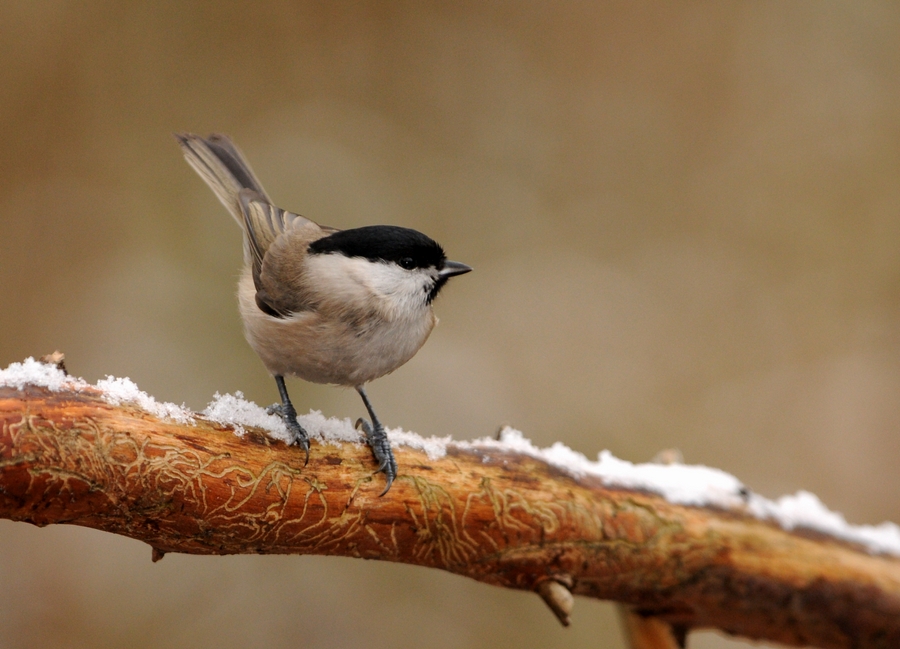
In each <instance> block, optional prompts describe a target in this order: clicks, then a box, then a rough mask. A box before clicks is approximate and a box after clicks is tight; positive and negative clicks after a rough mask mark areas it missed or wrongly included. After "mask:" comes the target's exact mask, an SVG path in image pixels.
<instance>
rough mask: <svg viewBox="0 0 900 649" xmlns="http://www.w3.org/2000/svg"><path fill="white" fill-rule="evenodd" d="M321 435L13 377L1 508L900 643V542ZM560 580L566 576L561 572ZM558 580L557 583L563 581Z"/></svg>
mask: <svg viewBox="0 0 900 649" xmlns="http://www.w3.org/2000/svg"><path fill="white" fill-rule="evenodd" d="M396 455H397V461H398V463H399V466H400V476H399V478H398V479H397V481H396V482H395V483H394V486H393V488H392V489H391V491H390V492H389V494H388V495H387V496H385V497H383V498H380V497H379V495H378V494H379V493H380V492H381V490H382V488H383V477H382V476H380V475H378V476H373V475H372V471H373V468H374V467H373V461H372V457H371V453H370V451H369V450H368V448H366V447H365V446H361V445H360V446H358V445H354V444H344V445H341V446H339V447H338V446H329V445H321V444H315V443H314V444H313V446H312V448H311V451H310V460H309V465H308V466H305V467H304V466H303V453H302V452H301V451H298V450H297V449H296V448H289V447H287V446H285V445H284V444H282V443H280V442H273V441H271V440H269V438H267V437H266V436H265V435H264V434H263V433H262V432H261V431H258V430H250V431H248V433H247V434H246V435H244V436H243V437H238V436H236V435H235V434H234V433H233V431H232V430H231V429H230V428H228V427H225V426H222V425H218V424H213V423H210V422H207V421H205V420H203V419H202V418H198V420H197V422H196V424H187V425H184V424H177V423H173V422H170V421H164V420H160V419H158V418H156V417H154V416H152V415H149V414H147V413H145V412H143V411H142V410H140V409H137V408H136V407H130V406H112V405H109V404H108V403H107V402H105V401H104V400H103V399H102V398H101V397H100V395H99V393H98V392H97V391H95V390H92V389H85V390H81V391H78V392H74V391H73V392H65V391H64V392H50V391H49V390H47V389H44V388H39V387H26V388H25V389H24V390H21V391H20V390H16V389H13V388H0V516H2V517H4V518H8V519H12V520H17V521H27V522H30V523H34V524H35V525H48V524H51V523H72V524H76V525H84V526H87V527H93V528H96V529H100V530H105V531H108V532H113V533H116V534H123V535H126V536H129V537H132V538H136V539H140V540H143V541H146V542H147V543H149V544H150V545H151V546H152V547H153V548H154V557H155V558H160V557H162V555H163V553H165V552H187V553H195V554H234V553H251V552H252V553H263V554H267V553H293V554H322V555H341V556H350V557H364V558H368V559H380V560H385V561H401V562H404V563H410V564H416V565H421V566H430V567H434V568H441V569H444V570H449V571H451V572H454V573H457V574H461V575H467V576H469V577H472V578H473V579H477V580H479V581H483V582H486V583H489V584H494V585H497V586H503V587H507V588H519V589H525V590H532V591H540V592H542V593H546V592H549V591H548V589H546V588H542V582H544V581H545V580H548V579H553V580H555V581H558V582H559V583H561V584H564V585H565V586H566V587H567V588H570V589H571V591H572V592H573V593H574V594H576V595H583V596H588V597H596V598H602V599H609V600H615V601H618V602H621V603H623V604H627V605H629V606H631V607H632V608H633V609H634V610H636V611H637V612H638V613H639V614H641V615H652V616H655V617H657V618H659V619H660V620H662V621H665V622H667V623H670V624H672V625H674V626H675V627H676V628H701V627H712V628H717V629H720V630H722V631H725V632H728V633H732V634H736V635H741V636H746V637H749V638H755V639H765V640H770V641H776V642H781V643H784V644H788V645H811V646H817V647H823V648H834V649H838V648H849V647H857V648H869V647H872V648H874V647H883V648H887V647H894V648H896V647H900V560H897V559H896V558H891V557H879V556H871V555H869V554H867V553H866V552H864V551H862V550H861V549H859V548H855V547H852V546H850V545H848V544H846V543H842V542H839V541H837V540H835V539H831V538H828V537H825V536H823V535H810V534H807V535H803V534H799V533H790V532H786V531H783V530H781V529H780V528H778V527H777V526H775V525H773V524H770V523H767V522H763V521H759V520H757V519H755V518H753V517H751V516H748V515H744V514H741V513H735V512H723V511H714V510H711V509H708V508H692V507H684V506H678V505H673V504H671V503H669V502H667V501H665V500H664V499H663V498H661V497H660V496H657V495H654V494H649V493H642V492H636V491H628V490H622V489H611V488H607V487H605V486H604V485H603V484H602V483H601V481H600V480H599V479H597V478H591V477H586V478H582V479H576V478H573V477H572V476H570V475H567V474H565V473H563V472H562V471H560V470H559V469H557V468H554V467H552V466H549V465H547V464H545V463H543V462H541V461H539V460H536V459H533V458H531V457H527V456H523V455H519V454H516V453H512V452H497V451H478V450H471V449H463V448H459V447H457V446H454V445H452V444H451V445H450V446H449V448H448V454H447V456H446V457H444V458H441V459H440V460H437V461H431V460H429V459H428V458H427V457H426V456H425V454H424V453H422V452H419V451H416V450H413V449H410V448H407V447H403V446H400V447H398V448H396ZM550 590H552V589H550ZM545 596H546V595H545Z"/></svg>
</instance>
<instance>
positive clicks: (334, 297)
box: [308, 254, 432, 320]
mask: <svg viewBox="0 0 900 649" xmlns="http://www.w3.org/2000/svg"><path fill="white" fill-rule="evenodd" d="M308 268H309V274H308V276H309V282H310V288H311V289H312V290H313V291H315V292H316V293H318V294H320V295H321V296H322V297H323V299H324V300H326V301H328V302H332V301H333V302H337V303H340V304H342V305H344V306H350V305H354V306H356V307H358V308H360V309H362V308H367V309H374V310H375V311H377V312H379V313H381V315H382V316H383V317H384V318H386V319H388V320H394V319H397V318H406V317H415V316H417V315H419V314H420V313H421V312H422V310H424V309H427V304H426V300H425V297H426V296H427V294H428V287H429V286H430V282H431V281H432V280H431V279H430V278H429V277H428V276H427V275H426V274H425V273H423V272H415V271H413V272H410V271H408V270H404V269H403V268H400V267H399V266H397V265H396V264H386V263H381V262H371V261H369V260H367V259H362V258H359V257H349V258H348V257H344V256H343V255H334V254H329V255H316V256H313V257H311V258H310V259H309V266H308Z"/></svg>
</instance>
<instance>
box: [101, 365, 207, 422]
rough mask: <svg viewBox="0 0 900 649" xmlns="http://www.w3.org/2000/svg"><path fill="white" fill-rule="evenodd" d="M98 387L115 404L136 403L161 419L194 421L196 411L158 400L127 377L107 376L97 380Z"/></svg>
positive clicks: (104, 396) (108, 400)
mask: <svg viewBox="0 0 900 649" xmlns="http://www.w3.org/2000/svg"><path fill="white" fill-rule="evenodd" d="M97 389H98V390H100V391H101V392H103V398H104V400H105V401H107V402H108V403H111V404H112V405H114V406H117V405H119V404H122V403H134V404H136V405H138V406H139V407H140V408H142V409H143V410H146V411H147V412H149V413H150V414H151V415H155V416H157V417H159V418H160V419H169V420H171V421H175V422H178V423H179V424H190V423H193V421H194V413H193V412H191V411H190V410H188V408H186V407H185V406H184V405H180V406H177V405H175V404H174V403H168V402H166V401H162V402H160V401H157V400H156V399H154V398H153V397H151V396H150V395H149V394H147V393H146V392H144V391H143V390H141V389H140V388H139V387H138V386H137V384H136V383H135V382H134V381H132V380H131V379H129V378H127V377H126V378H119V379H117V378H116V377H114V376H107V377H106V378H105V379H100V380H99V381H97Z"/></svg>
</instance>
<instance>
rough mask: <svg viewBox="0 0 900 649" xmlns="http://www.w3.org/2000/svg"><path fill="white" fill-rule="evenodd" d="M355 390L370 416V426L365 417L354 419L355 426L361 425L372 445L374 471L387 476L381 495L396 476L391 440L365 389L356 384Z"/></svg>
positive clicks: (389, 486)
mask: <svg viewBox="0 0 900 649" xmlns="http://www.w3.org/2000/svg"><path fill="white" fill-rule="evenodd" d="M356 391H357V392H359V396H361V397H362V400H363V403H364V404H365V405H366V410H368V411H369V417H371V418H372V425H371V426H370V425H369V422H367V421H366V420H365V419H358V420H357V421H356V427H357V428H360V427H362V429H363V432H365V434H366V440H367V441H368V442H369V446H371V447H372V454H373V455H374V456H375V461H376V462H378V468H377V469H376V470H375V473H378V472H379V471H383V472H384V476H385V478H387V486H386V487H385V488H384V491H382V492H381V495H382V496H383V495H384V494H386V493H387V492H388V490H389V489H390V488H391V484H393V482H394V478H396V477H397V461H396V460H395V459H394V452H393V451H391V442H390V440H388V438H387V434H386V433H385V432H384V426H382V425H381V422H380V421H378V416H377V415H376V414H375V411H374V410H373V409H372V404H371V403H369V397H368V395H366V389H365V388H364V387H363V386H361V385H357V386H356Z"/></svg>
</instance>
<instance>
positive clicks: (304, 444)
mask: <svg viewBox="0 0 900 649" xmlns="http://www.w3.org/2000/svg"><path fill="white" fill-rule="evenodd" d="M176 137H177V139H178V141H179V143H180V144H181V147H182V150H183V152H184V156H185V159H186V160H187V161H188V163H189V164H190V165H191V166H192V167H193V168H194V170H195V171H196V172H197V173H198V174H199V175H200V177H201V178H203V180H204V181H205V182H206V184H207V185H209V187H210V188H211V189H212V190H213V192H214V193H215V194H216V196H217V197H218V198H219V200H220V201H221V202H222V204H223V205H225V207H226V209H228V211H229V213H230V214H231V215H232V217H233V218H234V219H235V220H236V221H237V222H238V224H239V225H240V226H241V228H242V230H243V232H244V271H243V273H242V276H241V279H240V282H239V284H238V303H239V306H240V312H241V317H242V319H243V321H244V332H245V335H246V337H247V340H248V342H249V343H250V345H251V347H253V349H254V350H255V351H256V353H257V354H258V355H259V357H260V358H261V359H262V361H263V364H264V365H265V366H266V368H267V369H268V370H269V372H271V373H272V375H273V376H274V377H275V381H276V383H277V385H278V389H279V392H280V394H281V398H282V404H281V406H278V407H277V411H278V412H279V413H280V414H281V415H282V417H283V418H284V420H285V422H286V424H287V426H288V428H289V430H290V431H291V434H292V437H293V440H294V443H295V444H297V445H299V446H300V447H301V448H303V449H304V450H305V451H306V453H307V458H308V457H309V441H308V437H307V435H306V432H305V431H304V430H303V428H302V427H301V426H300V425H299V424H298V423H297V419H296V412H295V410H294V407H293V405H292V404H291V402H290V398H289V397H288V394H287V389H286V387H285V385H284V378H283V377H284V376H288V375H290V376H297V377H300V378H302V379H305V380H307V381H312V382H314V383H331V384H336V385H345V386H352V387H354V388H356V390H357V391H358V392H359V394H360V396H361V397H362V399H363V403H364V404H365V406H366V409H367V410H368V412H369V416H370V417H371V418H372V425H371V426H370V425H369V424H368V422H366V421H364V420H360V421H359V422H357V425H358V426H362V428H363V430H364V431H365V433H366V437H367V439H368V441H369V444H370V445H371V446H372V450H373V453H374V455H375V458H376V460H378V462H379V467H378V471H384V473H385V475H386V477H387V487H386V488H385V490H384V492H383V493H387V491H388V489H390V486H391V483H392V481H393V479H394V478H395V477H396V473H397V465H396V462H395V460H394V457H393V453H392V452H391V448H390V443H389V442H388V440H387V436H386V435H385V433H384V428H383V426H382V425H381V423H380V422H379V421H378V418H377V417H376V416H375V412H374V410H373V409H372V406H371V403H370V402H369V399H368V397H367V395H366V392H365V388H364V385H365V384H366V383H368V382H369V381H372V380H374V379H377V378H379V377H381V376H384V375H385V374H387V373H389V372H392V371H394V370H395V369H397V368H398V367H400V366H401V365H403V364H404V363H405V362H406V361H408V360H409V359H410V358H412V357H413V355H415V353H416V352H417V351H418V350H419V348H420V347H421V346H422V345H423V344H424V343H425V341H426V340H427V339H428V335H429V334H430V333H431V330H432V329H433V328H434V325H435V323H436V322H437V318H436V317H435V315H434V312H433V310H432V300H433V299H434V298H435V296H436V295H437V293H438V291H439V290H440V289H441V287H442V286H443V285H444V283H445V282H446V281H447V279H449V278H450V277H451V276H453V275H458V274H461V273H465V272H468V271H469V270H471V269H470V268H469V267H468V266H465V265H464V264H459V263H457V262H452V261H448V260H447V259H446V257H445V256H444V252H443V250H442V249H441V247H440V246H439V245H438V244H437V243H436V242H434V241H433V240H432V239H430V238H428V237H426V236H425V235H424V234H421V233H420V232H417V231H415V230H410V229H408V228H400V227H396V226H386V225H375V226H366V227H361V228H355V229H352V230H343V231H341V230H337V229H335V228H329V227H326V226H320V225H319V224H317V223H315V222H313V221H311V220H309V219H307V218H304V217H302V216H300V215H298V214H293V213H291V212H287V211H285V210H282V209H280V208H278V207H276V206H275V205H274V204H272V202H271V200H270V199H269V197H268V195H267V194H266V192H265V190H264V189H263V187H262V185H261V184H260V183H259V181H258V180H257V179H256V176H255V175H254V174H253V171H252V170H251V169H250V166H249V165H248V164H247V162H246V160H245V159H244V157H243V156H242V155H241V153H240V151H238V149H237V147H235V146H234V144H233V143H232V142H231V140H229V139H228V138H227V137H225V136H223V135H211V136H210V137H208V138H202V137H199V136H196V135H190V134H183V135H177V136H176Z"/></svg>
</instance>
